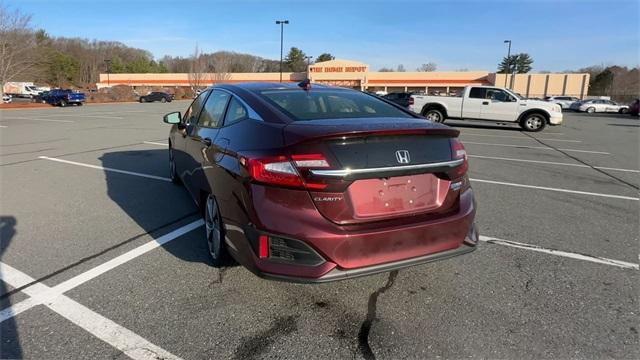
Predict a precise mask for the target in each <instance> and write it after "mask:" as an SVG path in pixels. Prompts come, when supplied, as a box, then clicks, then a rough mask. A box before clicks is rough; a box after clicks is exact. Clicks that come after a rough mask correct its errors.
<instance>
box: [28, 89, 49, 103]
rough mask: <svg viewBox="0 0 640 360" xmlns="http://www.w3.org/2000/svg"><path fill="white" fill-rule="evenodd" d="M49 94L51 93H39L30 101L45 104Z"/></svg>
mask: <svg viewBox="0 0 640 360" xmlns="http://www.w3.org/2000/svg"><path fill="white" fill-rule="evenodd" d="M50 92H51V91H43V92H41V93H40V94H38V95H36V96H34V97H33V98H32V99H31V102H34V103H42V104H46V103H47V100H46V98H47V96H49V93H50Z"/></svg>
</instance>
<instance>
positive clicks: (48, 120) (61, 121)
mask: <svg viewBox="0 0 640 360" xmlns="http://www.w3.org/2000/svg"><path fill="white" fill-rule="evenodd" d="M4 120H28V121H46V122H58V123H74V122H75V121H73V120H56V119H42V118H24V117H10V118H4Z"/></svg>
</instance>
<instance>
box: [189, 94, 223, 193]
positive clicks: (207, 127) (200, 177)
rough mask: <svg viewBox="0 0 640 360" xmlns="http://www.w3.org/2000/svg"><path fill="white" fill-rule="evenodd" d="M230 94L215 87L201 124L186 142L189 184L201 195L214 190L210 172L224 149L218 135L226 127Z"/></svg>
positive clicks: (201, 115)
mask: <svg viewBox="0 0 640 360" xmlns="http://www.w3.org/2000/svg"><path fill="white" fill-rule="evenodd" d="M230 97H231V95H230V94H229V93H228V92H226V91H222V90H212V91H211V94H210V95H209V97H208V98H207V100H206V101H205V103H204V106H203V107H202V111H201V112H200V116H199V117H198V122H197V124H196V125H195V126H193V127H191V128H190V129H189V134H188V136H187V141H186V149H187V151H186V152H187V155H188V156H189V161H188V162H187V165H188V166H189V168H188V169H187V171H186V176H187V177H188V180H187V182H188V185H187V187H188V188H189V191H191V193H192V194H193V195H194V196H197V195H198V194H199V193H200V190H201V189H203V190H205V191H207V192H212V191H211V187H210V186H209V184H208V181H207V178H206V173H209V172H210V170H211V169H212V168H213V167H215V166H216V161H217V160H219V157H220V155H219V154H220V153H222V151H223V149H221V147H220V146H219V144H218V143H216V138H217V136H218V133H219V131H220V127H222V124H223V120H224V114H225V110H226V108H227V103H228V102H229V99H230ZM205 172H206V173H205Z"/></svg>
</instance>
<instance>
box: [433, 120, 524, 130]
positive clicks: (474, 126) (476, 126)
mask: <svg viewBox="0 0 640 360" xmlns="http://www.w3.org/2000/svg"><path fill="white" fill-rule="evenodd" d="M444 124H445V125H448V126H451V127H454V128H465V129H466V128H468V129H488V130H506V131H517V132H521V131H522V128H520V127H519V126H518V125H517V124H515V123H514V124H507V125H497V124H496V125H492V124H489V123H481V122H477V123H476V122H464V123H463V122H454V121H446V122H445V123H444Z"/></svg>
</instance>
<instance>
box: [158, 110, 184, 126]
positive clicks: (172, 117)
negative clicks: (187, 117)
mask: <svg viewBox="0 0 640 360" xmlns="http://www.w3.org/2000/svg"><path fill="white" fill-rule="evenodd" d="M162 121H164V122H165V123H167V124H180V123H181V122H182V115H180V111H176V112H172V113H168V114H167V115H165V116H164V117H163V118H162Z"/></svg>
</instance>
